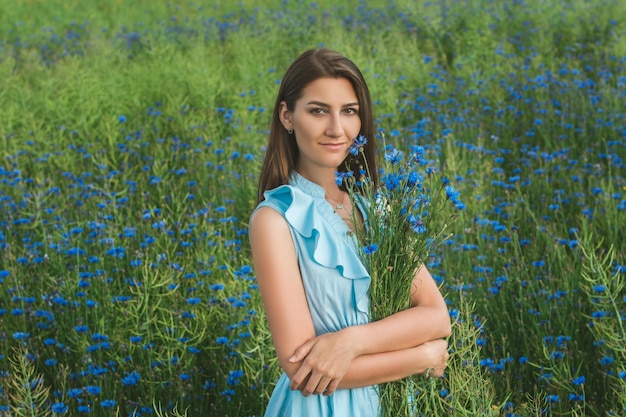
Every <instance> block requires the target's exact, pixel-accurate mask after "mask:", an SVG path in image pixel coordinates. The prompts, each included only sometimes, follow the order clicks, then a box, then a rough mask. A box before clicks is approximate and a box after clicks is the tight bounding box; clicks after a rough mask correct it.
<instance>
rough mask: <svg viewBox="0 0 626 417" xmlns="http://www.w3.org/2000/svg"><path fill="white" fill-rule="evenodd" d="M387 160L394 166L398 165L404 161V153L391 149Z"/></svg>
mask: <svg viewBox="0 0 626 417" xmlns="http://www.w3.org/2000/svg"><path fill="white" fill-rule="evenodd" d="M385 160H386V161H387V162H391V164H392V165H398V164H399V163H400V161H402V151H400V150H398V149H396V148H391V150H390V151H389V152H387V153H386V154H385Z"/></svg>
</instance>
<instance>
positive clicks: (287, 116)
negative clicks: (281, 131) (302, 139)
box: [278, 101, 293, 130]
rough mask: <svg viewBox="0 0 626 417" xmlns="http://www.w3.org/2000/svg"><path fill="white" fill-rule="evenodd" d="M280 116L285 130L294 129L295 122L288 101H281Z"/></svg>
mask: <svg viewBox="0 0 626 417" xmlns="http://www.w3.org/2000/svg"><path fill="white" fill-rule="evenodd" d="M278 117H279V118H280V123H282V125H283V127H284V128H285V130H293V122H292V120H291V112H290V111H289V109H288V108H287V103H286V102H284V101H281V102H280V104H279V107H278Z"/></svg>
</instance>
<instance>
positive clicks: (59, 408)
mask: <svg viewBox="0 0 626 417" xmlns="http://www.w3.org/2000/svg"><path fill="white" fill-rule="evenodd" d="M50 409H51V410H52V412H53V413H54V414H65V413H67V410H68V409H69V407H68V406H67V405H65V403H55V404H52V407H50Z"/></svg>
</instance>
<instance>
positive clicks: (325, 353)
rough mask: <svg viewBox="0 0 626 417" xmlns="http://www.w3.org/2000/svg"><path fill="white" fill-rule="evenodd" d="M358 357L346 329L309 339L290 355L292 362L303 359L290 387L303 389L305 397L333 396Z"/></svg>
mask: <svg viewBox="0 0 626 417" xmlns="http://www.w3.org/2000/svg"><path fill="white" fill-rule="evenodd" d="M344 330H345V329H344ZM356 356H357V353H356V350H355V349H354V348H353V346H351V343H350V340H349V337H347V332H345V331H339V332H332V333H326V334H323V335H321V336H317V337H314V338H312V339H309V340H308V341H306V342H305V343H304V344H303V345H302V346H300V347H298V348H297V349H296V351H295V353H294V354H293V356H292V357H291V358H289V362H292V363H296V362H301V364H300V368H298V371H297V372H296V373H295V375H294V376H293V378H291V385H290V387H291V389H293V390H295V389H297V390H299V391H302V394H303V395H304V396H305V397H306V396H309V395H311V394H324V395H331V394H332V393H333V392H335V390H336V389H337V386H338V385H339V382H341V379H342V378H343V376H344V375H345V374H346V372H347V371H348V368H350V363H351V362H352V360H353V359H354V358H355V357H356Z"/></svg>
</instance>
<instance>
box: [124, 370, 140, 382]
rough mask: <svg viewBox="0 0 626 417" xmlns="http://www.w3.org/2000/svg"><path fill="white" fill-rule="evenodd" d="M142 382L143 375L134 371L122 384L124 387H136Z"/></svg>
mask: <svg viewBox="0 0 626 417" xmlns="http://www.w3.org/2000/svg"><path fill="white" fill-rule="evenodd" d="M140 380H141V375H139V373H138V372H137V371H132V372H131V373H129V374H127V375H126V376H125V377H124V378H122V384H124V385H136V384H137V382H139V381H140Z"/></svg>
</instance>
